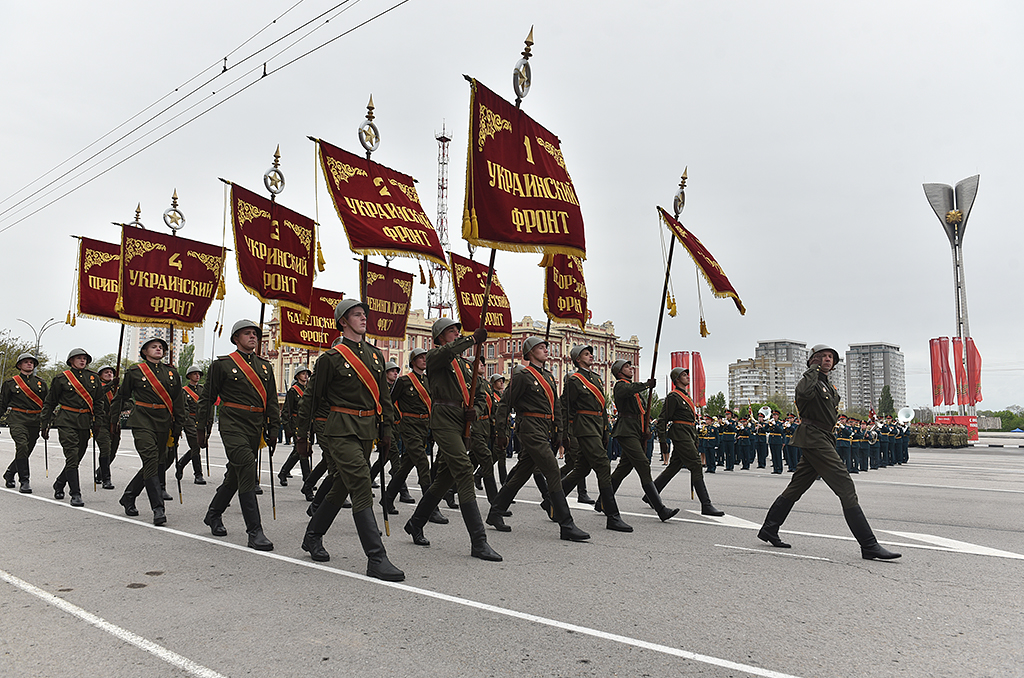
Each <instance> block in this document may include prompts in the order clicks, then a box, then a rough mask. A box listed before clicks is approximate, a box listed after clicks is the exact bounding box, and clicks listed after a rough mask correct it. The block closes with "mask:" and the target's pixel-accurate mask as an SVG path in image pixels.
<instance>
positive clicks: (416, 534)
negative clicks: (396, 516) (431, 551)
mask: <svg viewBox="0 0 1024 678" xmlns="http://www.w3.org/2000/svg"><path fill="white" fill-rule="evenodd" d="M440 502H441V498H440V497H435V496H434V495H432V494H431V493H430V491H429V490H427V491H425V492H424V493H423V497H422V498H421V499H420V503H419V504H417V505H416V510H415V511H413V512H412V518H409V522H407V523H406V524H405V531H406V533H407V534H408V535H409V536H410V537H412V543H413V544H416V545H417V546H430V542H429V541H427V538H426V537H424V536H423V526H424V525H426V524H427V518H428V517H429V516H430V514H431V513H433V512H434V511H436V510H437V505H438V504H439V503H440Z"/></svg>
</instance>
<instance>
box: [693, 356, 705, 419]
mask: <svg viewBox="0 0 1024 678" xmlns="http://www.w3.org/2000/svg"><path fill="white" fill-rule="evenodd" d="M706 385H707V380H706V379H705V377H704V361H703V360H702V359H701V357H700V353H698V352H697V351H694V352H693V369H692V370H690V394H691V395H692V396H693V402H694V404H695V405H696V406H697V407H704V406H705V405H707V404H708V401H707V398H706V397H705V394H704V390H705V387H706Z"/></svg>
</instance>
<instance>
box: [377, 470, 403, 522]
mask: <svg viewBox="0 0 1024 678" xmlns="http://www.w3.org/2000/svg"><path fill="white" fill-rule="evenodd" d="M399 485H400V483H396V482H395V480H394V478H392V479H391V482H390V483H388V486H387V487H385V488H384V491H383V492H381V493H380V505H381V506H383V507H384V510H385V511H387V512H388V515H389V516H397V515H398V509H396V508H395V497H397V496H398V492H399Z"/></svg>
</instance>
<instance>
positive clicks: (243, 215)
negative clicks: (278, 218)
mask: <svg viewBox="0 0 1024 678" xmlns="http://www.w3.org/2000/svg"><path fill="white" fill-rule="evenodd" d="M237 204H238V225H239V226H245V223H246V222H247V221H255V220H256V219H257V218H260V217H262V218H265V219H269V218H270V212H268V211H266V210H264V209H260V208H259V207H256V205H250V204H249V203H247V202H245V201H244V200H239V201H238V203H237Z"/></svg>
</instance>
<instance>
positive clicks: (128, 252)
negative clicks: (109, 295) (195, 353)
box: [117, 226, 224, 329]
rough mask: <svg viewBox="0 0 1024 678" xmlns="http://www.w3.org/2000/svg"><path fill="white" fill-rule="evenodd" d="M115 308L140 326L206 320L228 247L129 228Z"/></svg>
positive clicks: (123, 241) (195, 324)
mask: <svg viewBox="0 0 1024 678" xmlns="http://www.w3.org/2000/svg"><path fill="white" fill-rule="evenodd" d="M121 253H122V256H121V266H120V272H119V283H118V296H117V311H118V313H119V314H120V317H121V320H122V321H123V322H126V323H132V324H136V325H150V324H168V323H169V324H172V325H174V326H175V327H176V328H178V329H192V328H194V327H199V326H200V325H202V324H203V319H204V318H205V317H206V311H207V310H208V309H209V308H210V304H211V303H212V302H213V297H214V295H215V294H216V293H217V283H218V282H219V281H220V276H221V273H222V269H223V266H224V248H223V247H217V246H214V245H208V244H206V243H204V242H196V241H195V240H187V239H185V238H179V237H175V236H173V235H169V234H168V235H165V234H163V233H156V232H154V231H147V230H145V229H141V228H135V227H133V226H125V227H124V228H123V229H122V231H121Z"/></svg>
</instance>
